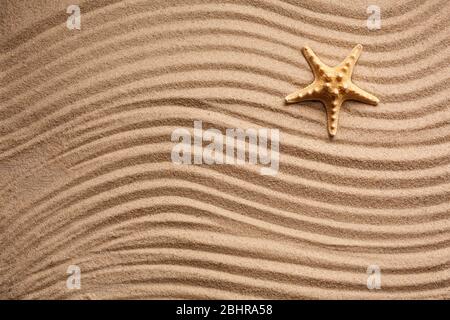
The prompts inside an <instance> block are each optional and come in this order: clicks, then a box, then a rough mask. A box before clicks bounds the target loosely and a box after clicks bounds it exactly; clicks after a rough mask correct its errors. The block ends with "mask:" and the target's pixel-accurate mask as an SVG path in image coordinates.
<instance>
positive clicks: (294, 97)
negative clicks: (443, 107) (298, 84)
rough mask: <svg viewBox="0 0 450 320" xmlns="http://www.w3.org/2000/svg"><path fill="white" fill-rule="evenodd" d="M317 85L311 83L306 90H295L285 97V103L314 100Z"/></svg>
mask: <svg viewBox="0 0 450 320" xmlns="http://www.w3.org/2000/svg"><path fill="white" fill-rule="evenodd" d="M316 88H317V85H316V83H315V82H313V83H311V84H310V85H309V86H307V87H306V88H303V89H300V90H297V91H295V92H293V93H291V94H290V95H288V96H287V97H286V102H287V103H294V102H300V101H306V100H316V99H317V97H318V96H317V91H316V90H315V89H316Z"/></svg>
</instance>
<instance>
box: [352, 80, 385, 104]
mask: <svg viewBox="0 0 450 320" xmlns="http://www.w3.org/2000/svg"><path fill="white" fill-rule="evenodd" d="M345 98H346V99H348V100H356V101H359V102H363V103H367V104H371V105H374V106H376V105H377V104H378V102H380V100H379V99H378V98H377V97H375V96H374V95H373V94H370V93H368V92H367V91H364V90H363V89H361V88H360V87H358V86H357V85H355V84H354V83H352V84H351V85H350V87H349V89H348V92H347V94H346V97H345Z"/></svg>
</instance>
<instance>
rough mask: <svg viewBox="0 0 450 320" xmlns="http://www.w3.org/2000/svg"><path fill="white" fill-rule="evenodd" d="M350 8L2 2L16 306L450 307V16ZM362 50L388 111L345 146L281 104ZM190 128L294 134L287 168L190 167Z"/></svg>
mask: <svg viewBox="0 0 450 320" xmlns="http://www.w3.org/2000/svg"><path fill="white" fill-rule="evenodd" d="M76 3H80V5H81V10H82V30H81V31H70V30H68V29H67V28H66V26H65V23H66V19H67V16H68V14H66V12H65V9H66V7H67V5H68V4H76ZM337 3H338V2H337V1H301V2H300V1H293V0H289V1H276V0H261V1H206V0H205V1H203V0H198V1H157V0H153V1H139V0H134V1H132V0H127V1H114V0H110V1H82V2H77V1H57V0H34V1H23V0H20V1H19V0H0V19H1V20H0V21H1V23H0V28H1V49H0V66H1V68H0V79H1V80H0V81H1V82H0V133H1V134H0V176H1V179H0V298H3V299H11V298H20V299H44V298H50V299H59V298H64V299H89V298H91V299H92V298H287V299H294V298H295V299H297V298H300V299H301V298H344V299H349V298H375V299H378V298H395V299H397V298H400V299H402V298H450V293H449V292H450V274H449V269H450V191H449V190H450V188H449V187H450V183H449V177H450V148H449V147H450V104H449V90H450V89H449V83H450V78H449V76H448V75H449V71H450V46H449V42H450V29H449V18H448V17H449V15H450V3H449V2H448V1H446V0H445V1H414V0H412V1H403V3H398V2H396V1H387V0H386V1H376V3H375V4H377V5H379V6H380V7H381V9H382V29H381V30H378V31H369V30H367V28H366V19H367V16H368V15H367V13H366V8H367V6H368V5H369V4H374V3H373V2H372V1H354V0H352V1H339V5H338V4H337ZM356 43H361V44H363V45H364V51H363V53H362V56H361V58H360V61H359V63H358V65H357V67H356V69H355V73H354V77H353V79H354V82H355V83H356V84H357V85H360V86H361V87H362V88H364V89H365V90H367V91H369V92H371V93H374V94H375V95H376V96H378V97H379V98H380V99H381V103H380V105H379V106H378V107H373V106H369V105H364V104H360V103H352V102H347V103H346V104H345V105H344V106H343V108H342V110H341V115H340V126H339V130H338V134H337V136H336V138H335V139H334V140H333V141H330V140H329V139H328V135H327V131H326V124H325V112H324V109H323V107H322V106H321V105H320V104H319V103H315V102H311V103H303V104H296V105H289V106H287V105H285V104H284V100H283V99H284V97H285V96H286V95H287V94H289V93H291V92H293V91H294V90H295V89H296V88H297V87H302V86H304V85H306V84H308V83H309V82H310V81H311V80H312V74H311V72H310V70H309V68H308V66H307V63H306V61H305V60H304V58H303V56H302V54H301V52H300V49H301V47H302V46H303V45H305V44H308V45H309V46H311V48H312V49H313V50H314V51H315V52H316V53H317V54H318V55H319V57H320V58H321V59H322V60H323V61H324V62H325V63H327V64H330V65H334V64H337V63H338V62H340V61H341V60H342V59H343V58H344V57H345V56H346V55H347V54H348V53H349V52H350V50H351V48H352V47H353V46H354V45H355V44H356ZM193 120H202V121H203V122H204V124H205V126H206V127H214V128H218V129H221V130H224V129H225V128H235V127H241V128H250V127H256V128H257V127H261V126H262V127H269V128H279V129H280V131H281V141H280V145H281V146H280V151H281V158H280V161H281V162H280V172H279V174H278V175H277V176H276V177H267V176H261V175H259V171H258V170H257V169H255V168H252V167H248V166H244V167H239V166H234V167H232V166H218V165H215V166H176V167H175V166H174V165H173V164H172V163H171V160H170V151H171V149H172V147H173V145H174V144H173V143H172V142H171V141H170V134H171V132H172V131H173V130H174V129H175V128H178V127H188V128H192V126H193V124H192V122H193ZM69 265H78V266H80V268H81V270H82V284H81V289H80V290H68V289H67V288H66V279H67V277H68V275H67V274H66V270H67V267H68V266H69ZM369 265H378V266H379V267H380V268H381V271H382V289H381V290H373V291H370V290H368V289H367V287H366V281H367V274H366V269H367V267H368V266H369Z"/></svg>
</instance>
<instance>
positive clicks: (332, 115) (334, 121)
mask: <svg viewBox="0 0 450 320" xmlns="http://www.w3.org/2000/svg"><path fill="white" fill-rule="evenodd" d="M342 102H343V101H342V100H335V101H333V102H324V104H325V108H326V111H327V128H328V134H329V135H330V136H331V137H334V136H335V135H336V133H337V128H338V122H339V111H340V110H341V105H342Z"/></svg>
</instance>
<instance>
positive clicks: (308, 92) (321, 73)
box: [286, 44, 380, 137]
mask: <svg viewBox="0 0 450 320" xmlns="http://www.w3.org/2000/svg"><path fill="white" fill-rule="evenodd" d="M361 51H362V45H360V44H358V45H356V46H355V47H354V48H353V50H352V52H351V53H350V55H348V57H347V58H345V60H344V61H342V62H341V63H340V64H339V65H337V66H336V67H329V66H327V65H326V64H324V63H323V62H322V61H320V59H319V58H318V57H317V56H316V55H315V54H314V52H313V51H312V50H311V48H309V47H308V46H305V47H304V48H303V55H304V56H305V59H306V61H308V63H309V66H310V67H311V70H312V72H313V74H314V81H313V83H311V84H310V85H309V86H307V87H306V88H304V89H301V90H298V91H296V92H294V93H292V94H290V95H288V96H287V97H286V102H287V103H294V102H300V101H305V100H318V101H321V102H322V103H323V104H324V105H325V109H326V111H327V123H328V125H327V127H328V134H329V135H330V136H331V137H334V136H335V135H336V132H337V126H338V117H339V111H340V109H341V106H342V104H343V103H344V101H346V100H356V101H360V102H363V103H368V104H372V105H377V104H378V102H379V101H380V100H379V99H378V98H377V97H375V96H374V95H372V94H370V93H368V92H366V91H364V90H363V89H361V88H359V87H358V86H356V85H355V84H354V83H353V82H352V79H351V78H352V73H353V68H354V67H355V64H356V62H357V61H358V58H359V56H360V54H361Z"/></svg>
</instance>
